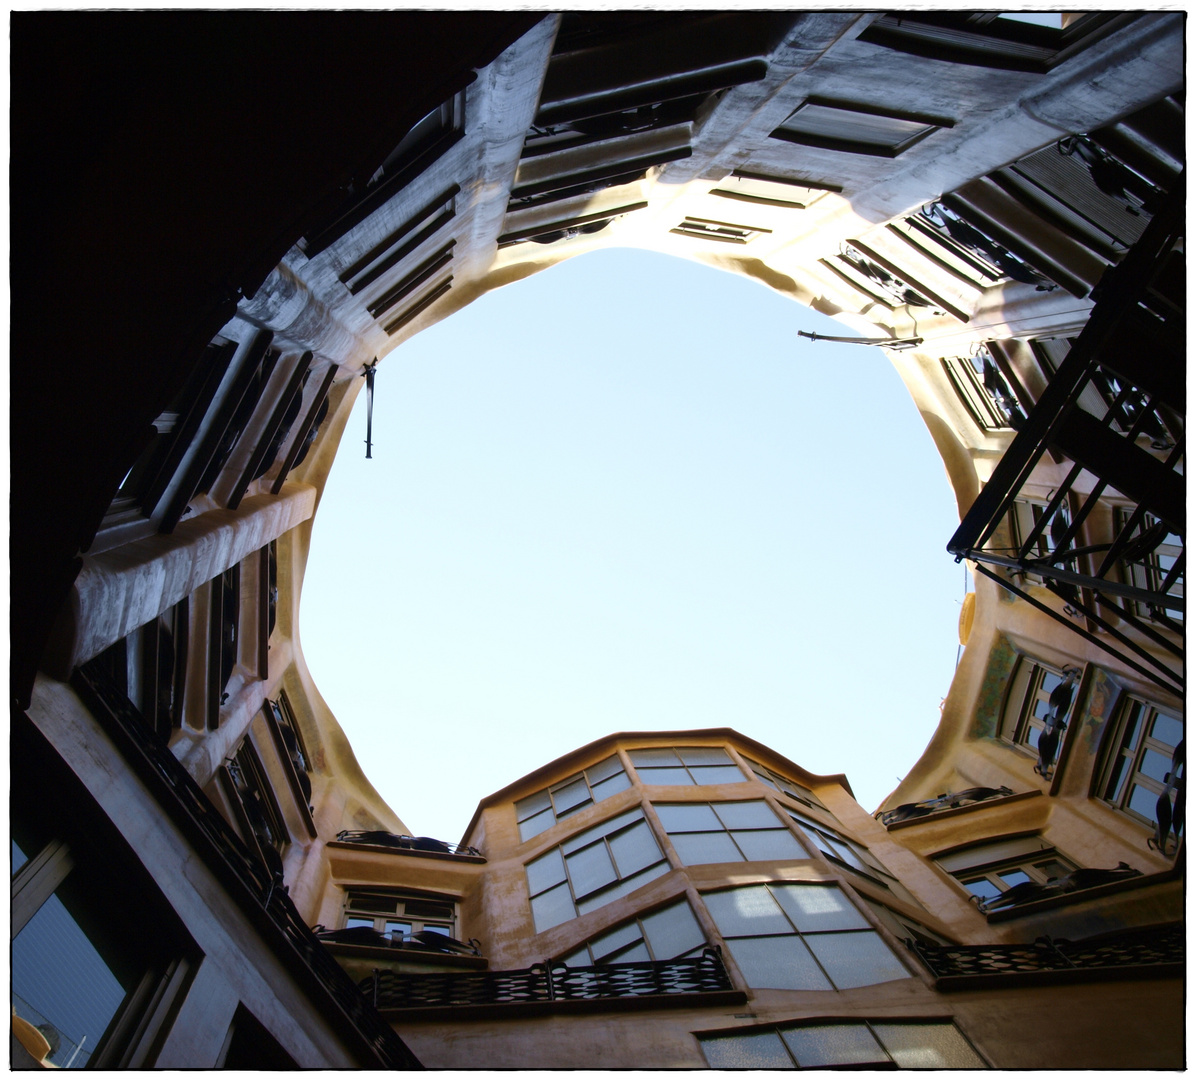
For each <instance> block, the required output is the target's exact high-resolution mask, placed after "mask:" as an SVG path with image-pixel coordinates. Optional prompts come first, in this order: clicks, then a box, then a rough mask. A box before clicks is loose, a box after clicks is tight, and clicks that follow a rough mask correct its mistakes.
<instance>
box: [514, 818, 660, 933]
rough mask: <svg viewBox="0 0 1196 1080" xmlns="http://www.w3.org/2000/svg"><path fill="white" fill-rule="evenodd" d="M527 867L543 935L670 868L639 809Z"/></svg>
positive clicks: (534, 909)
mask: <svg viewBox="0 0 1196 1080" xmlns="http://www.w3.org/2000/svg"><path fill="white" fill-rule="evenodd" d="M525 869H526V871H527V890H528V895H529V896H530V898H531V905H532V918H533V919H534V921H535V924H536V933H540V932H541V931H544V930H547V929H549V927H553V926H557V925H559V924H560V923H563V922H568V921H569V920H570V919H572V918H574V917H576V916H577V915H584V914H586V913H587V912H589V911H595V910H597V909H598V908H600V907H602V906H603V905H604V904H609V903H610V902H611V901H612V900H615V899H617V898H618V897H620V896H626V895H627V894H628V893H631V892H634V891H635V890H636V889H638V888H639V887H640V886H641V885H643V884H645V883H647V882H649V881H651V880H652V879H653V878H657V877H660V875H661V874H665V873H667V872H668V869H669V864H668V863H667V862H666V861H665V857H664V853H663V852H662V851H661V850H660V845H659V844H658V843H657V842H656V837H654V836H653V835H652V830H651V829H650V828H649V827H648V823H647V821H645V820H644V812H643V811H642V810H638V809H637V810H630V811H628V812H627V813H625V814H620V815H619V816H618V817H614V818H611V819H610V820H609V821H604V822H603V823H602V824H601V825H596V826H594V828H592V829H587V830H586V831H585V832H583V833H581V834H580V835H578V836H575V837H573V838H572V839H570V840H568V841H567V842H566V843H564V844H561V845H560V847H554V848H552V849H551V850H550V851H548V852H545V854H543V855H541V856H540V857H539V858H538V859H533V860H532V861H531V862H529V863H528V864H527V866H526V867H525Z"/></svg>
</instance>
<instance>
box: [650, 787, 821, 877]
mask: <svg viewBox="0 0 1196 1080" xmlns="http://www.w3.org/2000/svg"><path fill="white" fill-rule="evenodd" d="M656 813H657V814H658V815H659V817H660V823H661V824H662V825H663V826H664V828H665V832H667V833H668V834H669V839H670V840H672V842H673V847H674V848H676V849H677V856H678V857H679V858H680V859H681V862H682V864H683V865H685V866H697V865H699V864H701V863H721V862H755V861H757V860H760V859H805V858H807V855H806V852H805V850H804V849H803V848H802V846H801V845H800V844H799V843H798V842H797V838H796V837H795V836H794V835H793V833H791V832H790V831H789V830H788V829H787V828H785V826H784V825H783V824H782V823H781V821H780V820H779V819H778V818H777V815H776V813H775V812H774V811H773V809H772V807H771V806H769V805H768V803H766V802H764V801H763V800H760V801H757V802H730V803H714V804H710V803H664V804H659V805H657V807H656Z"/></svg>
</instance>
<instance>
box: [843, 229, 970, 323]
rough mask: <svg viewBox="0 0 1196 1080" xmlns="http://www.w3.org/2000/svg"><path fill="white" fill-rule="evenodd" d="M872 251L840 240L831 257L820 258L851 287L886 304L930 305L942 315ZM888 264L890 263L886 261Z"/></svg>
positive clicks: (935, 306) (940, 312)
mask: <svg viewBox="0 0 1196 1080" xmlns="http://www.w3.org/2000/svg"><path fill="white" fill-rule="evenodd" d="M871 256H874V253H873V252H871V251H870V250H868V249H866V248H865V247H864V245H863V244H861V243H860V242H859V241H856V243H855V244H844V245H843V247H842V249H841V251H840V253H839V255H838V256H836V257H835V258H834V259H833V260H827V259H823V260H822V262H823V265H825V266H829V267H830V268H831V269H832V270H833V271H834V272H835V273H836V274H838V275H839V276H840V277H842V278H843V279H844V280H846V281H847V282H849V283H850V284H851V285H853V286H854V287H855V288H857V289H859V290H860V291H862V292H864V293H866V294H867V295H869V296H871V297H872V298H873V299H874V300H877V301H879V302H880V303H882V304H884V305H885V306H886V307H889V308H898V307H906V306H908V307H923V308H931V309H933V310H934V312H935V313H936V314H939V315H945V314H946V312H944V311H941V310H939V306H938V305H937V304H936V303H935V302H934V301H932V300H928V299H927V298H926V297H925V296H923V295H922V294H921V293H920V292H918V291H917V290H916V289H914V288H912V287H911V286H910V285H909V283H908V282H907V281H906V280H905V279H903V278H901V277H899V276H898V275H897V274H896V273H894V272H893V271H892V270H891V269H890V268H889V267H886V266H881V265H880V263H879V262H878V261H877V259H876V258H875V257H871ZM890 265H891V264H890Z"/></svg>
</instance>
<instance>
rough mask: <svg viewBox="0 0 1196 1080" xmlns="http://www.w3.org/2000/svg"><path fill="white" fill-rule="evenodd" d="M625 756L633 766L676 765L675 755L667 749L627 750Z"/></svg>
mask: <svg viewBox="0 0 1196 1080" xmlns="http://www.w3.org/2000/svg"><path fill="white" fill-rule="evenodd" d="M627 756H628V757H629V758H631V763H632V764H633V765H636V766H639V765H676V764H677V755H676V754H674V753H673V751H672V750H670V749H668V747H660V748H658V749H654V750H628V751H627Z"/></svg>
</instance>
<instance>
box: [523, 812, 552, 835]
mask: <svg viewBox="0 0 1196 1080" xmlns="http://www.w3.org/2000/svg"><path fill="white" fill-rule="evenodd" d="M555 824H556V815H555V814H554V813H553V812H552V808H551V807H550V808H549V809H547V810H543V811H541V812H540V813H539V814H536V815H535V816H534V817H530V818H528V819H527V820H526V821H521V822H520V823H519V839H520V840H530V839H531V838H532V837H533V836H539V835H540V833H542V832H543V831H544V830H545V829H550V828H552V826H553V825H555Z"/></svg>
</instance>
